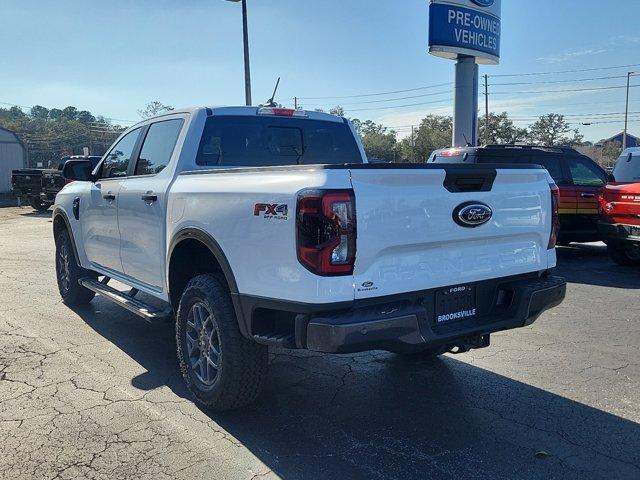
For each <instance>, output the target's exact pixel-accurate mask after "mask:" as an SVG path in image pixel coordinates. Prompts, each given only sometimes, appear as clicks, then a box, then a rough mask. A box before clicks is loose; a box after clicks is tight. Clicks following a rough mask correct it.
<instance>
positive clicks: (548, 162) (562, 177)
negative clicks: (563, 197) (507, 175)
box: [479, 150, 569, 185]
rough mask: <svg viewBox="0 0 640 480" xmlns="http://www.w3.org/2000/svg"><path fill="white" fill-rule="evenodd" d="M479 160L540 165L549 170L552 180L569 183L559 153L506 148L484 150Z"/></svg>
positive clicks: (483, 161) (482, 161)
mask: <svg viewBox="0 0 640 480" xmlns="http://www.w3.org/2000/svg"><path fill="white" fill-rule="evenodd" d="M479 162H480V163H516V164H529V165H540V166H542V167H544V168H545V169H546V170H547V172H549V175H551V178H553V181H554V182H556V183H557V184H558V185H563V184H564V185H566V184H568V183H569V180H568V178H567V175H566V174H565V172H564V170H563V168H562V157H561V156H560V155H552V154H547V153H539V152H532V151H529V150H506V151H501V152H500V151H497V152H493V151H491V150H484V151H483V152H482V155H481V156H480V160H479Z"/></svg>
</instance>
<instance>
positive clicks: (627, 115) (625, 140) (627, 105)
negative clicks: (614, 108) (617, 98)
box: [622, 72, 635, 150]
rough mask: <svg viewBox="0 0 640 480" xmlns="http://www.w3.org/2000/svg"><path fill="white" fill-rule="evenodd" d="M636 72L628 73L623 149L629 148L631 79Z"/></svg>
mask: <svg viewBox="0 0 640 480" xmlns="http://www.w3.org/2000/svg"><path fill="white" fill-rule="evenodd" d="M634 73H635V72H628V73H627V101H626V105H625V107H624V133H623V134H622V149H623V150H624V149H625V148H627V124H628V118H629V81H630V80H631V76H632V75H634Z"/></svg>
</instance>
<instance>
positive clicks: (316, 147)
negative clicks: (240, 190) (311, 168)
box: [196, 115, 362, 166]
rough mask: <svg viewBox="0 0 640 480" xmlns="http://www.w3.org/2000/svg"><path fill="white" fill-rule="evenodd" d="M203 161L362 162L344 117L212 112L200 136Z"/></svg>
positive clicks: (250, 163) (200, 161)
mask: <svg viewBox="0 0 640 480" xmlns="http://www.w3.org/2000/svg"><path fill="white" fill-rule="evenodd" d="M196 163H197V164H198V165H206V166H269V165H273V166H275V165H302V164H341V163H362V156H361V155H360V150H359V149H358V145H357V144H356V140H355V138H354V136H353V133H352V132H351V129H350V128H349V126H348V125H347V124H346V123H344V122H331V121H323V120H309V119H306V118H288V117H287V118H284V117H275V116H255V117H251V116H231V115H229V116H227V115H225V116H217V117H216V116H213V117H209V118H208V119H207V122H206V124H205V127H204V132H203V134H202V139H201V140H200V147H199V149H198V156H197V158H196Z"/></svg>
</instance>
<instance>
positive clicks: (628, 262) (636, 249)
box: [607, 242, 640, 267]
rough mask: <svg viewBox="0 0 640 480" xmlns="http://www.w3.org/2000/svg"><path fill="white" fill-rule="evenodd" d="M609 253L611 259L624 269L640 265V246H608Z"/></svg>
mask: <svg viewBox="0 0 640 480" xmlns="http://www.w3.org/2000/svg"><path fill="white" fill-rule="evenodd" d="M607 252H608V253H609V256H610V257H611V259H612V260H613V261H614V262H616V263H617V264H618V265H622V266H623V267H635V266H638V265H640V245H638V244H635V243H631V242H623V243H609V244H607Z"/></svg>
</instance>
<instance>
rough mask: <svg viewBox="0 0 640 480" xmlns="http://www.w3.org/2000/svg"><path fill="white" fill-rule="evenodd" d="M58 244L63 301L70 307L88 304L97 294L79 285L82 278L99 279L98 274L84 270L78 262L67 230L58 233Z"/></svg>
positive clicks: (58, 274)
mask: <svg viewBox="0 0 640 480" xmlns="http://www.w3.org/2000/svg"><path fill="white" fill-rule="evenodd" d="M55 242H56V280H57V281H58V290H59V291H60V296H61V297H62V301H63V302H64V303H65V304H66V305H69V306H73V307H75V306H80V305H86V304H88V303H89V302H90V301H91V300H92V299H93V297H94V296H95V293H94V292H93V291H92V290H89V289H88V288H85V287H83V286H82V285H80V284H79V283H78V280H80V279H81V278H93V279H95V278H97V277H98V275H97V274H96V272H93V271H91V270H87V269H85V268H82V267H81V266H80V265H78V263H77V262H76V257H75V255H74V253H73V245H72V243H71V237H70V236H69V232H68V231H67V230H66V229H63V230H61V231H60V232H58V234H57V235H56V238H55Z"/></svg>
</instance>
